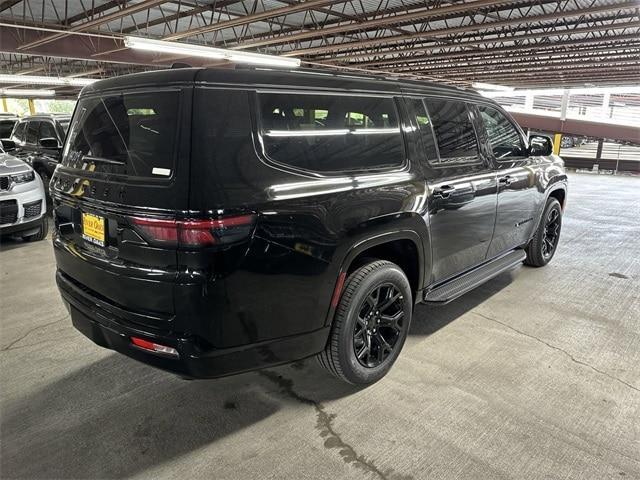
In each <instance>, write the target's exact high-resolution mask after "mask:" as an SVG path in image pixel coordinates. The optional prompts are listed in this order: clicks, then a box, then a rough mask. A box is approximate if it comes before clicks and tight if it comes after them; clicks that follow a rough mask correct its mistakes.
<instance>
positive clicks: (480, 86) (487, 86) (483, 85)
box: [471, 82, 515, 92]
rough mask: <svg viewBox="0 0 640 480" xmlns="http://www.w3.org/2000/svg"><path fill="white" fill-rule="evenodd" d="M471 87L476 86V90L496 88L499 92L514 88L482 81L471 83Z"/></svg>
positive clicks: (509, 90)
mask: <svg viewBox="0 0 640 480" xmlns="http://www.w3.org/2000/svg"><path fill="white" fill-rule="evenodd" d="M471 86H472V87H473V88H477V89H478V90H497V91H500V92H513V91H514V90H515V88H513V87H507V86H506V85H495V84H493V83H482V82H476V83H474V84H473V85H471Z"/></svg>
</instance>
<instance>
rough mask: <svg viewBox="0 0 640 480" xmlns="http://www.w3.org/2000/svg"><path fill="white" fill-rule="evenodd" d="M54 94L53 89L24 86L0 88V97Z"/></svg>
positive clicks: (50, 95) (49, 95) (46, 95)
mask: <svg viewBox="0 0 640 480" xmlns="http://www.w3.org/2000/svg"><path fill="white" fill-rule="evenodd" d="M55 94H56V92H55V91H53V90H36V89H26V88H0V97H11V98H20V97H53V96H54V95H55Z"/></svg>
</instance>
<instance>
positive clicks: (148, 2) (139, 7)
mask: <svg viewBox="0 0 640 480" xmlns="http://www.w3.org/2000/svg"><path fill="white" fill-rule="evenodd" d="M167 1H168V0H144V1H143V2H141V3H137V4H135V5H130V6H128V7H124V8H121V9H120V10H118V11H117V12H113V13H110V14H107V15H104V16H102V17H100V18H96V19H94V20H90V21H88V22H84V23H81V24H79V25H74V26H72V27H70V28H69V29H68V31H69V32H83V31H86V30H89V29H90V28H93V27H97V26H100V25H104V24H105V23H109V22H112V21H114V20H118V19H119V18H122V17H126V16H127V15H133V14H134V13H138V12H141V11H143V10H148V9H150V8H153V7H156V6H158V5H160V4H162V3H165V2H167ZM67 35H68V34H67V33H54V34H53V35H48V36H46V37H44V38H41V39H39V40H34V41H32V42H28V43H25V44H24V45H21V46H20V48H19V49H20V50H29V49H31V48H34V47H39V46H41V45H45V44H47V43H51V42H53V41H55V40H59V39H61V38H64V37H66V36H67Z"/></svg>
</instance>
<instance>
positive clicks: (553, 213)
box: [524, 197, 562, 267]
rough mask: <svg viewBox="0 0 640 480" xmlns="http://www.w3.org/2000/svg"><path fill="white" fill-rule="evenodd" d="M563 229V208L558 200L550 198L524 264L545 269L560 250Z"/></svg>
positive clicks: (527, 249)
mask: <svg viewBox="0 0 640 480" xmlns="http://www.w3.org/2000/svg"><path fill="white" fill-rule="evenodd" d="M561 229H562V207H560V202H559V201H558V200H557V199H556V198H553V197H551V198H549V199H548V200H547V203H546V205H545V208H544V211H543V213H542V217H541V218H540V223H539V225H538V228H537V230H536V233H535V235H534V236H533V239H532V240H531V241H530V242H529V244H528V245H527V247H526V249H525V251H526V252H527V258H526V259H525V261H524V263H525V264H526V265H531V266H532V267H544V266H545V265H546V264H547V263H549V262H550V261H551V259H552V258H553V256H554V255H555V253H556V250H557V249H558V242H559V240H560V230H561Z"/></svg>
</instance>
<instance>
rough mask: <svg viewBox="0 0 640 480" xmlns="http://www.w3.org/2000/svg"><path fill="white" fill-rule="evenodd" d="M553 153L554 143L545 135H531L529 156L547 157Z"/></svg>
mask: <svg viewBox="0 0 640 480" xmlns="http://www.w3.org/2000/svg"><path fill="white" fill-rule="evenodd" d="M552 153H553V142H552V141H551V139H550V138H549V137H547V136H545V135H531V136H530V137H529V155H530V156H533V157H546V156H548V155H551V154H552Z"/></svg>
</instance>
